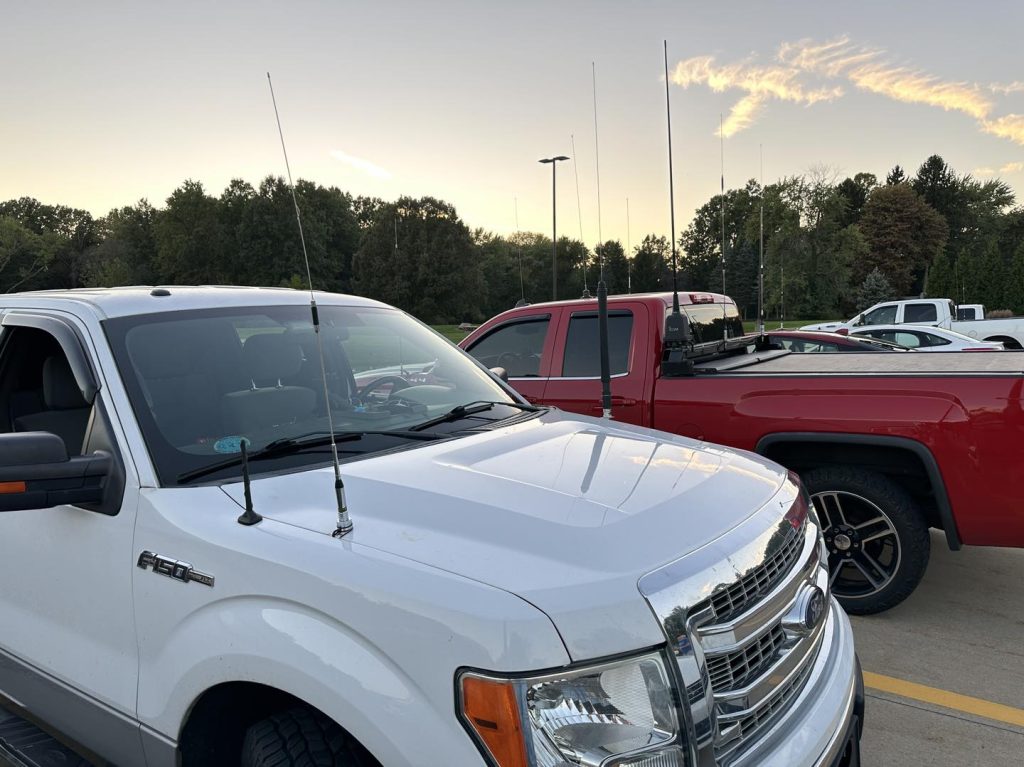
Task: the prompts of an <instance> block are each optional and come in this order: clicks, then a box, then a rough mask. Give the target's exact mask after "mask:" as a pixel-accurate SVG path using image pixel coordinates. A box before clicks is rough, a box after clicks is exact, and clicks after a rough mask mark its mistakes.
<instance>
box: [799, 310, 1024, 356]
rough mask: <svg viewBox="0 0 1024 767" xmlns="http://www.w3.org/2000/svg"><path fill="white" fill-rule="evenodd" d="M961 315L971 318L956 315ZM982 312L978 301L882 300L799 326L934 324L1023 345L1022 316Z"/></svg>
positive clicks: (831, 328)
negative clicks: (851, 313) (845, 316)
mask: <svg viewBox="0 0 1024 767" xmlns="http://www.w3.org/2000/svg"><path fill="white" fill-rule="evenodd" d="M961 309H963V310H964V311H963V312H962V313H961V311H960V310H961ZM961 316H967V317H970V319H963V320H962V319H959V317H961ZM984 316H985V307H984V306H982V305H981V304H964V305H961V306H959V307H958V306H957V305H956V304H955V303H953V301H951V300H950V299H948V298H914V299H906V300H900V301H883V302H882V303H879V304H875V305H874V306H872V307H871V308H869V309H866V310H864V311H863V312H861V313H860V314H858V315H857V316H856V317H854V318H853V319H850V320H847V321H846V322H823V323H819V324H817V325H804V326H803V327H802V328H800V329H801V330H827V331H831V332H833V333H835V332H843V331H850V330H853V329H854V328H861V327H867V326H875V325H934V326H936V327H940V328H946V329H947V330H955V331H956V332H957V333H963V334H964V335H965V336H970V337H971V338H974V339H977V340H979V341H1001V342H1002V343H1003V345H1004V346H1005V347H1006V348H1007V349H1024V317H1007V318H1005V319H989V320H987V319H984Z"/></svg>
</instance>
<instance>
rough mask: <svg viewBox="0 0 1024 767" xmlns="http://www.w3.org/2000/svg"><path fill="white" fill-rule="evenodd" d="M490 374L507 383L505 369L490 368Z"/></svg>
mask: <svg viewBox="0 0 1024 767" xmlns="http://www.w3.org/2000/svg"><path fill="white" fill-rule="evenodd" d="M491 372H492V373H494V375H496V376H498V378H500V379H501V380H502V381H504V382H505V383H508V371H507V370H505V368H491Z"/></svg>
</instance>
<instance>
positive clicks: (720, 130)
mask: <svg viewBox="0 0 1024 767" xmlns="http://www.w3.org/2000/svg"><path fill="white" fill-rule="evenodd" d="M718 141H719V144H720V146H721V155H720V162H721V171H722V175H721V176H720V178H721V181H722V205H721V211H722V295H723V296H724V295H726V293H725V121H724V119H723V118H722V115H718Z"/></svg>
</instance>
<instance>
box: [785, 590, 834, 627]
mask: <svg viewBox="0 0 1024 767" xmlns="http://www.w3.org/2000/svg"><path fill="white" fill-rule="evenodd" d="M827 608H828V600H827V599H826V598H825V592H824V591H822V590H821V589H820V588H819V587H818V586H814V585H811V584H809V583H808V584H805V585H804V586H803V588H801V589H800V593H799V595H798V596H797V598H796V601H794V603H793V607H792V608H791V609H790V611H789V613H788V614H787V615H786V617H785V618H783V619H782V625H783V628H785V629H786V630H787V631H789V632H792V633H795V634H798V635H805V634H810V633H811V632H812V631H814V629H815V628H816V627H817V625H818V624H819V623H820V622H821V619H822V616H824V615H825V611H826V609H827Z"/></svg>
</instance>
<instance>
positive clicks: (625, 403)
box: [590, 395, 636, 413]
mask: <svg viewBox="0 0 1024 767" xmlns="http://www.w3.org/2000/svg"><path fill="white" fill-rule="evenodd" d="M635 404H636V400H635V399H632V398H631V397H619V396H615V395H613V396H612V407H632V406H633V405H635ZM590 409H591V410H592V411H594V412H595V413H600V412H601V411H602V410H603V409H604V408H603V407H602V406H601V404H600V403H598V404H597V405H593V406H592V407H591V408H590Z"/></svg>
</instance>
